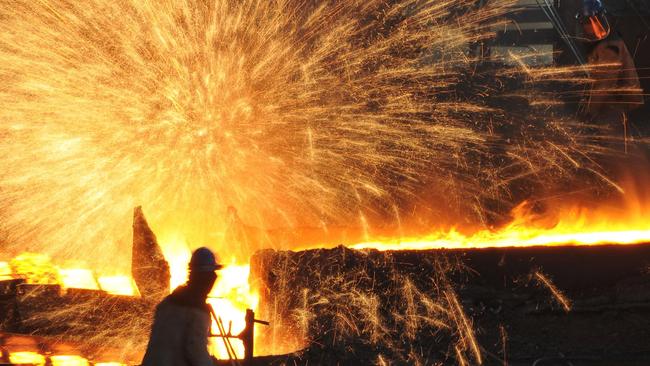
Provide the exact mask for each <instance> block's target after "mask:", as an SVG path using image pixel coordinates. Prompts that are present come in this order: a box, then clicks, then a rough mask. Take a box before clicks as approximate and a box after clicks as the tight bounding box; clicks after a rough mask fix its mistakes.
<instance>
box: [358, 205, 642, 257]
mask: <svg viewBox="0 0 650 366" xmlns="http://www.w3.org/2000/svg"><path fill="white" fill-rule="evenodd" d="M552 205H558V207H560V208H558V209H557V211H556V212H555V213H548V212H547V213H545V214H543V215H540V214H535V213H534V212H533V210H532V208H531V204H530V203H529V202H523V203H521V204H520V205H519V206H517V207H516V208H515V209H514V210H513V212H512V216H513V217H514V218H513V220H512V221H511V222H510V223H509V224H507V225H506V226H504V227H503V228H500V229H497V230H487V229H483V230H479V231H476V232H473V233H470V234H465V233H463V232H462V231H461V230H459V229H458V228H451V229H449V230H446V231H445V230H441V231H438V232H435V233H432V234H429V235H424V236H420V237H417V236H414V237H395V238H379V239H376V240H370V241H366V242H362V243H357V244H353V245H351V246H350V247H352V248H354V249H371V248H372V249H378V250H409V249H410V250H420V249H433V248H446V249H454V248H496V247H529V246H540V245H545V246H558V245H599V244H619V245H626V244H637V243H648V242H650V220H647V217H650V201H649V202H645V200H643V199H642V198H640V197H638V195H636V194H632V193H630V194H629V195H627V196H626V197H625V202H623V203H619V204H602V203H601V204H600V205H598V206H594V205H578V204H574V205H568V206H567V207H566V208H562V207H561V204H560V203H557V202H555V203H554V204H552Z"/></svg>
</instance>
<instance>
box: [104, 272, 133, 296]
mask: <svg viewBox="0 0 650 366" xmlns="http://www.w3.org/2000/svg"><path fill="white" fill-rule="evenodd" d="M97 282H99V287H100V288H101V289H102V290H104V291H106V292H108V293H109V294H113V295H122V296H139V295H140V293H139V292H138V287H137V286H136V285H135V282H134V281H133V278H132V277H131V276H124V275H123V276H101V277H98V278H97Z"/></svg>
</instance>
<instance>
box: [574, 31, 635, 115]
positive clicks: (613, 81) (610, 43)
mask: <svg viewBox="0 0 650 366" xmlns="http://www.w3.org/2000/svg"><path fill="white" fill-rule="evenodd" d="M588 64H589V67H590V69H591V78H592V80H593V81H592V86H591V91H590V93H589V101H588V103H587V106H586V111H587V114H588V116H589V117H590V119H591V120H592V121H593V122H595V123H604V124H608V123H612V119H613V120H615V121H616V123H618V121H619V120H620V119H621V116H623V115H624V114H625V113H626V112H629V111H631V110H633V109H635V108H638V107H639V106H641V105H643V90H642V89H641V84H640V82H639V76H638V74H637V72H636V68H635V66H634V61H633V60H632V56H631V55H630V52H629V51H628V49H627V47H626V46H625V43H624V42H623V40H622V39H620V38H618V37H616V36H610V37H609V38H607V39H605V40H603V41H600V42H598V43H597V44H596V45H595V46H594V48H593V49H592V50H591V52H589V55H588Z"/></svg>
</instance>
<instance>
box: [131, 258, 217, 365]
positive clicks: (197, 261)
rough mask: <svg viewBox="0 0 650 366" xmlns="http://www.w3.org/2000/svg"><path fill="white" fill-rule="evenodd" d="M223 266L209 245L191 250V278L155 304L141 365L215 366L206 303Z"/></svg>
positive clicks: (208, 311) (208, 312)
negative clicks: (210, 347)
mask: <svg viewBox="0 0 650 366" xmlns="http://www.w3.org/2000/svg"><path fill="white" fill-rule="evenodd" d="M221 268H223V266H222V265H221V264H219V263H217V259H216V256H215V255H214V253H213V252H212V251H210V249H208V248H199V249H197V250H196V251H194V253H192V258H191V259H190V263H189V280H188V281H187V284H186V285H184V286H180V287H178V288H177V289H176V290H174V291H173V292H172V294H171V295H169V296H167V297H166V298H165V299H164V300H163V301H162V302H161V303H160V304H158V306H157V307H156V313H155V316H154V322H153V326H152V328H151V336H150V338H149V344H148V346H147V352H146V354H145V356H144V359H143V360H142V366H212V365H214V359H213V358H212V356H211V355H210V353H209V352H208V336H209V334H210V324H211V318H210V308H209V305H207V304H206V299H207V297H208V294H209V293H210V291H211V290H212V286H213V285H214V283H215V281H216V279H217V274H216V271H217V270H219V269H221Z"/></svg>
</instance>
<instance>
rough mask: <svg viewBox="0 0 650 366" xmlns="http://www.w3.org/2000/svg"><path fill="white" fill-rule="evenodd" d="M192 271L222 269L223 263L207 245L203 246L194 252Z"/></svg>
mask: <svg viewBox="0 0 650 366" xmlns="http://www.w3.org/2000/svg"><path fill="white" fill-rule="evenodd" d="M189 267H190V271H195V272H214V271H216V270H219V269H222V268H223V265H221V264H219V263H217V257H216V256H215V255H214V253H212V251H211V250H210V249H208V248H206V247H201V248H199V249H197V250H195V251H194V253H192V259H190V265H189Z"/></svg>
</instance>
